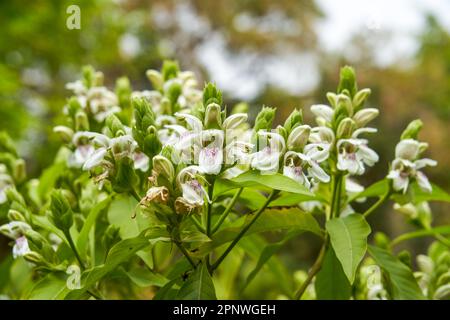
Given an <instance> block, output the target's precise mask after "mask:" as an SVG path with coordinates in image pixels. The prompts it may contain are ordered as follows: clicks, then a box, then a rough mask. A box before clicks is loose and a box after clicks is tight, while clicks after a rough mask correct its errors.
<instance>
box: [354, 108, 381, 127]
mask: <svg viewBox="0 0 450 320" xmlns="http://www.w3.org/2000/svg"><path fill="white" fill-rule="evenodd" d="M379 113H380V112H379V111H378V109H375V108H366V109H361V110H359V111H358V112H356V113H355V115H354V116H353V120H354V121H355V123H356V126H357V127H358V128H362V127H364V126H365V125H366V124H368V123H369V122H370V121H372V120H373V119H375V118H376V117H377V116H378V114H379Z"/></svg>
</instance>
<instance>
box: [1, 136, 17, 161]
mask: <svg viewBox="0 0 450 320" xmlns="http://www.w3.org/2000/svg"><path fill="white" fill-rule="evenodd" d="M0 152H7V153H11V154H12V155H14V156H17V152H16V148H15V146H14V142H13V140H12V139H11V137H10V136H9V135H8V133H6V131H1V132H0Z"/></svg>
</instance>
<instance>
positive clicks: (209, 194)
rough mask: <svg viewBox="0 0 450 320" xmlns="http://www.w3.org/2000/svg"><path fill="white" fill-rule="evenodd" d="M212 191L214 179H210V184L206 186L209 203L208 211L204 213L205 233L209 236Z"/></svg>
mask: <svg viewBox="0 0 450 320" xmlns="http://www.w3.org/2000/svg"><path fill="white" fill-rule="evenodd" d="M213 193H214V180H212V182H211V184H210V186H209V187H208V197H209V200H210V201H211V203H208V211H207V214H206V235H207V236H208V237H209V236H210V235H211V215H212V212H211V211H212V197H213Z"/></svg>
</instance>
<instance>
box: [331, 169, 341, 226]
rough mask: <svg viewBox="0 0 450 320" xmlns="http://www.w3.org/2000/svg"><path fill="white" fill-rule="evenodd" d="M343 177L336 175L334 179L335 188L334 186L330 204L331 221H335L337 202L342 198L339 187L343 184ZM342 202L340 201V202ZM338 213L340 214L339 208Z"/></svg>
mask: <svg viewBox="0 0 450 320" xmlns="http://www.w3.org/2000/svg"><path fill="white" fill-rule="evenodd" d="M341 177H342V176H341V175H340V174H336V175H335V176H334V177H333V186H332V188H333V189H332V196H331V204H330V214H329V219H333V218H334V217H335V216H336V215H335V210H336V202H338V201H337V198H339V197H340V194H338V193H340V187H339V185H340V184H341ZM339 202H340V201H339ZM339 202H338V205H339ZM337 210H338V212H339V208H337Z"/></svg>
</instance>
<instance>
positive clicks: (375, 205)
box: [363, 186, 392, 217]
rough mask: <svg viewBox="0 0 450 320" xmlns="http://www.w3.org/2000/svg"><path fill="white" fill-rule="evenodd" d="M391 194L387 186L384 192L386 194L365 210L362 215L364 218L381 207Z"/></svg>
mask: <svg viewBox="0 0 450 320" xmlns="http://www.w3.org/2000/svg"><path fill="white" fill-rule="evenodd" d="M391 194H392V189H391V186H389V189H388V190H387V191H386V193H385V194H384V195H383V196H382V197H381V198H380V199H378V201H377V202H375V203H374V204H373V205H372V206H371V207H370V208H369V209H367V210H366V212H364V213H363V216H364V217H368V216H369V215H370V214H371V213H372V212H373V211H375V210H376V209H377V208H378V207H379V206H381V205H382V204H383V203H384V202H385V201H386V200H387V199H388V198H389V197H390V196H391Z"/></svg>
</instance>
